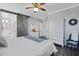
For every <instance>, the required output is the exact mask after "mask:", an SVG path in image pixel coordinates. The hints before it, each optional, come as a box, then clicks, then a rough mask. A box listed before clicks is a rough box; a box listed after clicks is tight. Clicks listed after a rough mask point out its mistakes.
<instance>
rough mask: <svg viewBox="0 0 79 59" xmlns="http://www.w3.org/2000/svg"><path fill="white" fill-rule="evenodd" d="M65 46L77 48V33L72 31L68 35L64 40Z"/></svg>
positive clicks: (78, 40) (78, 36)
mask: <svg viewBox="0 0 79 59" xmlns="http://www.w3.org/2000/svg"><path fill="white" fill-rule="evenodd" d="M66 45H67V46H71V47H75V48H79V34H78V33H72V34H70V35H69V39H68V40H67V41H66Z"/></svg>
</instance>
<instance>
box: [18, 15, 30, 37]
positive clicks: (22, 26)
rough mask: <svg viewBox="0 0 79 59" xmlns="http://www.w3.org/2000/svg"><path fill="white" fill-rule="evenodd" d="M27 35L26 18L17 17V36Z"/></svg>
mask: <svg viewBox="0 0 79 59" xmlns="http://www.w3.org/2000/svg"><path fill="white" fill-rule="evenodd" d="M27 34H28V17H26V16H23V15H18V16H17V36H18V37H20V36H26V35H27Z"/></svg>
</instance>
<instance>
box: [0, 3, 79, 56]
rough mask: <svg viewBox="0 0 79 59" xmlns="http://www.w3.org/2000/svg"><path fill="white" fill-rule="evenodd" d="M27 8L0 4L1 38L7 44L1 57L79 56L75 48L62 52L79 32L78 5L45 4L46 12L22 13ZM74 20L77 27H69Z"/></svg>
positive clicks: (26, 11) (29, 4)
mask: <svg viewBox="0 0 79 59" xmlns="http://www.w3.org/2000/svg"><path fill="white" fill-rule="evenodd" d="M29 6H32V4H31V3H0V22H1V23H0V36H1V39H3V40H4V39H5V40H6V41H7V42H8V43H7V47H4V48H2V47H1V49H0V52H1V53H0V55H4V56H6V55H8V56H10V55H12V56H16V55H19V56H20V55H21V56H28V55H30V56H31V55H34V56H37V55H38V56H39V55H41V56H42V55H44V56H49V55H59V56H62V55H65V56H66V55H68V54H69V55H79V53H78V51H76V52H75V51H74V50H75V48H74V49H73V47H70V46H69V47H68V48H65V46H66V43H67V42H66V41H67V39H69V35H70V34H72V33H78V32H79V28H78V26H79V23H78V21H79V20H78V18H79V16H78V15H79V11H78V10H79V4H78V3H46V4H44V6H43V7H44V8H45V9H46V11H41V10H38V11H35V10H34V9H28V10H27V9H25V8H26V7H29ZM34 11H35V12H34ZM73 18H74V19H76V20H77V24H76V25H71V24H70V23H69V21H70V20H72V19H73ZM71 23H72V24H73V23H74V22H71ZM3 40H2V41H3ZM1 43H2V42H1ZM3 43H4V42H3ZM17 43H18V44H17ZM54 43H55V44H54ZM5 44H6V43H5ZM5 44H3V45H4V46H5ZM28 46H29V47H28ZM40 48H41V49H40ZM65 49H68V51H70V50H72V51H70V52H69V53H66V52H64V51H66V50H65ZM76 50H77V49H76ZM68 51H67V52H68ZM15 52H17V53H15ZM72 52H73V53H72Z"/></svg>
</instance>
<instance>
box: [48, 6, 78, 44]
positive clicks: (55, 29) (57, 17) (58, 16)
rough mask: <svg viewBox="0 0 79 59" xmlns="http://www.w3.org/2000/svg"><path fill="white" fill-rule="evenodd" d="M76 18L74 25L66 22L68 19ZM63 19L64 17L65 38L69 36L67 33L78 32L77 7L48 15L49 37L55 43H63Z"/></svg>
mask: <svg viewBox="0 0 79 59" xmlns="http://www.w3.org/2000/svg"><path fill="white" fill-rule="evenodd" d="M71 18H77V19H78V24H77V25H76V26H70V25H69V24H68V21H69V19H71ZM64 19H65V21H66V22H65V39H68V38H69V33H72V32H78V33H79V27H78V26H79V7H75V8H72V9H68V10H65V11H61V12H57V13H55V14H51V15H49V38H50V39H52V40H54V42H56V43H57V44H60V45H63V39H64V35H63V34H64V27H63V26H64V24H63V23H64Z"/></svg>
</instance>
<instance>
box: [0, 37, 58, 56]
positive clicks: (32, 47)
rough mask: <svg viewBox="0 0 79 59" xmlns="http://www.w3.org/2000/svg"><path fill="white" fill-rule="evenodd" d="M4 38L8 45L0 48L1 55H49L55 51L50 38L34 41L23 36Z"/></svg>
mask: <svg viewBox="0 0 79 59" xmlns="http://www.w3.org/2000/svg"><path fill="white" fill-rule="evenodd" d="M5 39H6V41H7V44H8V47H2V48H0V55H1V56H49V55H51V54H52V53H56V52H57V49H56V47H55V45H54V44H53V42H52V40H44V41H42V42H36V41H33V40H30V39H28V38H24V37H19V38H17V37H16V38H12V37H7V38H5Z"/></svg>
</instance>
